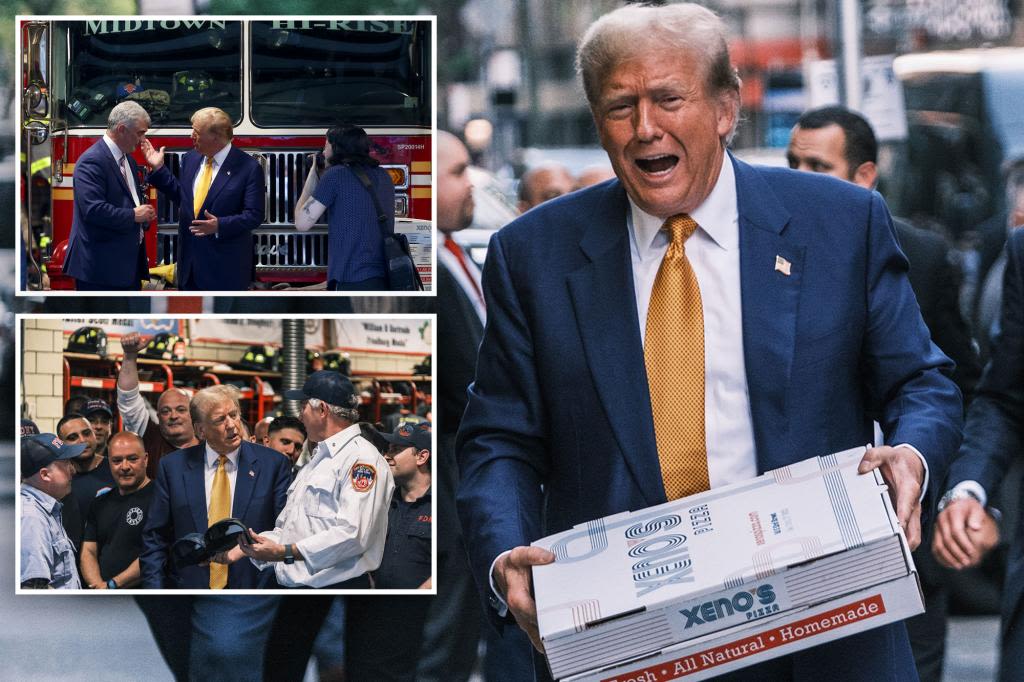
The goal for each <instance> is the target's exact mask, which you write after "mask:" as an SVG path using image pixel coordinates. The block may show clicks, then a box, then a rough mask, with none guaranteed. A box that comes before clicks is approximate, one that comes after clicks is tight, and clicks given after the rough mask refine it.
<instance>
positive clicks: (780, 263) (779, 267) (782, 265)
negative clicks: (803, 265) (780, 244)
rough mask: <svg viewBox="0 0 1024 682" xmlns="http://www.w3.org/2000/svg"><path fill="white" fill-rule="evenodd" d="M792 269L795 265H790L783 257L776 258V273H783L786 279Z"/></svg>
mask: <svg viewBox="0 0 1024 682" xmlns="http://www.w3.org/2000/svg"><path fill="white" fill-rule="evenodd" d="M792 267H793V264H792V263H790V262H789V261H788V260H786V259H785V258H783V257H782V256H776V257H775V272H781V273H782V274H783V275H785V276H786V277H789V275H790V269H791V268H792Z"/></svg>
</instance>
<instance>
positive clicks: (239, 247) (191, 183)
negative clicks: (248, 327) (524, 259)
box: [142, 107, 266, 291]
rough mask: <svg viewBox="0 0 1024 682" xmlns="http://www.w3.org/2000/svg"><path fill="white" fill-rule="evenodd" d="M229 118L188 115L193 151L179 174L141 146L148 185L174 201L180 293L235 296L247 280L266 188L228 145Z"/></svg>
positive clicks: (253, 166)
mask: <svg viewBox="0 0 1024 682" xmlns="http://www.w3.org/2000/svg"><path fill="white" fill-rule="evenodd" d="M232 135H233V131H232V128H231V117H230V116H229V115H228V114H227V113H226V112H224V111H222V110H220V109H217V108H216V107H207V108H205V109H200V110H199V111H197V112H196V113H194V114H193V115H192V145H193V147H194V150H193V151H190V152H189V153H187V154H186V155H185V158H184V159H183V160H182V162H181V172H180V174H179V177H177V178H176V177H174V175H173V174H172V173H171V171H170V170H168V168H167V166H165V165H164V148H163V147H161V148H160V151H157V150H156V149H154V148H153V145H152V144H150V143H149V142H146V143H144V144H143V146H142V153H143V154H145V156H146V163H148V164H149V165H150V166H152V168H153V172H152V173H150V175H149V182H150V183H151V184H153V185H154V186H155V187H156V188H157V189H159V190H160V191H161V192H163V193H164V194H166V195H167V197H168V198H169V199H170V200H171V201H175V202H177V203H178V216H179V219H178V262H177V273H176V278H177V282H178V288H179V289H185V290H190V291H196V290H199V291H240V290H245V289H248V288H249V285H250V284H252V275H253V262H252V254H253V246H252V231H253V229H255V228H257V227H259V226H260V224H261V223H262V222H263V216H264V208H265V205H266V191H265V189H266V185H265V181H264V177H263V169H262V168H261V167H260V164H259V163H258V162H257V161H256V160H255V159H254V158H252V157H251V156H249V155H248V154H246V153H245V152H243V151H242V150H241V149H238V148H237V147H234V146H232V144H231V138H232Z"/></svg>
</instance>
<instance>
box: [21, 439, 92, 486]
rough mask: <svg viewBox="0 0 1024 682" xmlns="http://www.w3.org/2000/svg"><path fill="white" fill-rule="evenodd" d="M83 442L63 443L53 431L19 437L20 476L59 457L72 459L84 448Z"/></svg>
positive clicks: (26, 474)
mask: <svg viewBox="0 0 1024 682" xmlns="http://www.w3.org/2000/svg"><path fill="white" fill-rule="evenodd" d="M86 447H87V446H86V445H85V443H78V444H77V445H72V444H70V443H65V442H64V441H62V440H61V439H60V438H58V437H57V436H56V434H53V433H40V434H37V435H35V436H26V437H24V438H22V439H21V477H22V478H28V477H29V476H32V475H33V474H35V473H37V472H38V471H39V470H40V469H45V468H46V467H48V466H50V465H51V464H53V463H54V462H56V461H57V460H59V459H74V458H75V457H78V456H79V455H81V454H82V453H83V452H85V449H86Z"/></svg>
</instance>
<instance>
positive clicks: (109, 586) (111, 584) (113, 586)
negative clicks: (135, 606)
mask: <svg viewBox="0 0 1024 682" xmlns="http://www.w3.org/2000/svg"><path fill="white" fill-rule="evenodd" d="M107 589H108V590H116V589H117V583H115V582H114V579H113V578H111V579H110V580H108V581H107Z"/></svg>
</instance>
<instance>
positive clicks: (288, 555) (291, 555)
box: [284, 545, 295, 564]
mask: <svg viewBox="0 0 1024 682" xmlns="http://www.w3.org/2000/svg"><path fill="white" fill-rule="evenodd" d="M284 562H285V563H286V564H294V563H295V551H294V550H293V549H292V546H291V545H285V546H284Z"/></svg>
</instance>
